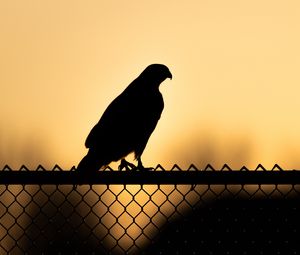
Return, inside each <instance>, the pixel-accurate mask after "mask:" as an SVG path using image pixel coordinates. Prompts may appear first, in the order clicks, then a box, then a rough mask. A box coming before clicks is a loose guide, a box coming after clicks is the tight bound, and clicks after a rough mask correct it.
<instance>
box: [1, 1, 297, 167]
mask: <svg viewBox="0 0 300 255" xmlns="http://www.w3.org/2000/svg"><path fill="white" fill-rule="evenodd" d="M299 14H300V2H299V1H296V0H294V1H293V0H291V1H285V2H283V1H279V0H265V1H258V0H252V1H238V0H229V1H221V0H216V1H203V0H201V1H199V0H195V1H191V0H188V1H184V2H179V1H177V2H176V1H175V2H174V1H167V0H166V1H151V2H148V1H137V0H134V1H130V2H128V1H126V2H123V1H96V0H89V1H79V0H77V1H73V0H72V1H71V0H65V1H58V0H53V1H40V0H30V1H20V0H11V1H6V0H0V34H1V40H0V70H1V75H0V86H1V87H0V88H1V90H0V91H1V100H0V120H1V124H0V168H1V167H3V166H4V165H5V164H9V165H10V166H11V167H12V168H18V167H20V166H21V165H22V164H26V165H27V166H28V167H29V168H34V167H36V166H37V165H38V164H42V165H44V166H45V167H46V168H47V167H53V166H54V165H55V164H59V165H60V166H61V167H63V168H66V169H69V168H71V167H72V166H73V165H77V164H78V162H79V160H80V159H81V158H82V157H83V156H84V155H85V153H86V149H85V147H84V141H85V138H86V136H87V135H88V133H89V131H90V130H91V128H92V127H93V126H94V125H95V124H96V123H97V122H98V120H99V118H100V117H101V115H102V113H103V112H104V110H105V109H106V107H107V106H108V104H109V103H110V102H111V101H112V100H113V99H114V98H115V97H116V96H118V95H119V94H120V93H121V92H122V91H123V90H124V89H125V87H126V86H127V85H128V84H129V83H130V82H131V81H132V80H133V79H135V78H136V77H137V76H138V75H139V74H140V73H141V72H142V71H143V69H144V68H145V67H146V66H147V65H149V64H152V63H163V64H165V65H167V66H168V67H169V68H170V70H171V72H172V73H173V80H172V81H169V80H168V81H165V82H164V83H163V84H162V85H161V92H162V94H163V96H164V99H165V110H164V112H163V114H162V118H161V120H160V122H159V124H158V126H157V128H156V130H155V132H154V133H153V135H152V136H151V138H150V140H149V143H148V146H147V147H146V150H145V152H144V155H143V161H144V164H145V165H146V166H155V165H157V164H158V163H160V164H162V165H163V166H165V167H167V168H168V167H170V166H172V165H173V164H174V163H177V164H179V165H180V166H181V167H183V168H185V167H187V166H189V165H190V164H191V163H194V164H196V166H198V167H200V168H201V167H204V166H205V165H206V164H208V163H210V164H212V165H213V166H215V167H216V168H219V167H221V166H222V165H223V164H224V163H227V164H229V165H230V166H231V167H233V168H240V167H241V166H242V165H246V166H248V167H250V168H251V167H255V166H256V165H257V164H258V163H262V164H263V165H264V166H265V167H267V168H271V167H272V166H273V165H274V164H275V163H278V164H279V165H281V166H282V167H284V168H288V169H293V168H298V169H299V168H300V159H299V157H298V153H300V133H299V130H300V121H299V117H298V114H299V109H300V100H299V92H300V88H299V84H300V75H299V71H298V69H299V67H300V48H299V45H300V34H299V30H300V15H299Z"/></svg>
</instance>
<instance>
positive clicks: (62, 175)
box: [0, 165, 300, 254]
mask: <svg viewBox="0 0 300 255" xmlns="http://www.w3.org/2000/svg"><path fill="white" fill-rule="evenodd" d="M71 170H74V169H71ZM178 173H179V174H178ZM180 173H182V175H180ZM210 173H211V174H210ZM228 173H230V174H229V175H228ZM242 173H245V175H241V174H242ZM255 173H256V174H258V175H253V174H255ZM76 174H77V173H76V172H74V171H63V170H62V169H60V168H59V167H58V166H55V167H54V169H52V171H47V170H46V169H44V168H43V167H41V166H39V167H38V169H36V171H30V170H29V169H27V168H26V167H24V166H22V167H21V169H19V170H18V171H14V170H12V169H10V168H9V167H8V166H5V167H4V169H3V171H1V172H0V254H298V253H297V252H300V248H298V246H300V235H299V233H298V232H299V231H300V224H299V219H298V217H297V216H298V215H300V214H299V212H300V211H299V209H300V208H299V207H300V203H299V202H300V178H299V177H300V172H298V171H283V169H281V168H280V167H279V166H278V165H275V166H274V168H273V169H271V170H270V171H267V170H266V169H265V168H263V167H262V166H261V165H259V166H258V167H257V168H256V169H254V171H253V172H252V171H250V170H248V169H247V168H245V167H243V168H242V169H240V170H239V171H233V170H231V169H230V168H229V167H228V166H227V165H225V166H224V167H223V168H222V169H221V171H215V170H214V169H213V167H212V166H207V167H206V168H205V169H203V170H201V171H200V170H198V169H197V168H196V167H195V166H193V165H192V166H191V167H189V168H188V169H187V171H183V170H181V169H180V168H179V167H178V166H176V165H175V166H174V167H173V168H172V169H171V170H170V171H166V170H165V169H163V168H162V167H161V166H160V165H159V166H158V167H157V168H156V169H155V170H154V171H151V172H147V173H141V172H139V171H137V172H117V171H112V170H111V169H110V168H108V169H106V170H105V171H102V172H99V173H97V176H96V177H99V178H102V177H103V179H102V180H98V179H93V178H94V177H93V178H90V179H89V180H88V183H83V184H82V183H81V182H80V178H79V177H78V176H76ZM104 174H105V175H104ZM164 174H165V175H164ZM36 176H38V177H36ZM43 176H44V177H43ZM45 176H46V177H45ZM51 176H55V178H52V179H51ZM120 176H121V177H120ZM253 176H254V178H253ZM155 177H157V180H156V182H155ZM201 177H203V178H204V179H205V181H203V180H202V179H201ZM67 178H69V179H71V180H72V183H73V184H74V185H73V184H71V182H68V179H67ZM114 178H115V180H116V181H113V180H114ZM145 178H148V181H147V180H145ZM159 178H161V179H159ZM164 178H165V179H164ZM167 178H168V179H167ZM149 179H150V180H151V181H149ZM45 180H47V181H45ZM49 180H50V181H49ZM201 180H202V181H201ZM268 180H272V181H274V183H270V181H268ZM43 181H44V182H43ZM205 182H206V183H205ZM1 183H2V184H1ZM45 183H47V184H45ZM99 183H100V184H99ZM120 183H122V184H120ZM141 183H142V184H141ZM187 183H189V185H188V184H187ZM75 184H76V185H75ZM249 235H250V238H248V236H249ZM279 237H280V238H279ZM277 239H278V240H277ZM241 244H242V246H241ZM237 247H242V248H237ZM255 247H256V248H255ZM255 249H256V250H255ZM254 251H255V252H254ZM270 251H271V253H268V252H270ZM272 251H273V252H272ZM288 251H289V252H288Z"/></svg>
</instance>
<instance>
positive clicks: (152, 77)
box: [140, 64, 172, 85]
mask: <svg viewBox="0 0 300 255" xmlns="http://www.w3.org/2000/svg"><path fill="white" fill-rule="evenodd" d="M140 77H142V78H144V79H146V80H148V81H151V82H153V83H155V84H157V85H159V84H160V83H162V82H163V81H164V80H165V79H167V78H170V79H172V74H171V72H170V70H169V68H168V67H167V66H165V65H162V64H152V65H149V66H148V67H147V68H146V69H145V70H144V71H143V72H142V73H141V75H140Z"/></svg>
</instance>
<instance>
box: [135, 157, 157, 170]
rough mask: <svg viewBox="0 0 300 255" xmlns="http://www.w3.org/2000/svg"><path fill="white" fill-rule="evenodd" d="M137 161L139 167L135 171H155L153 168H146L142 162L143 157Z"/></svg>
mask: <svg viewBox="0 0 300 255" xmlns="http://www.w3.org/2000/svg"><path fill="white" fill-rule="evenodd" d="M137 161H138V165H137V167H136V169H134V170H140V171H150V170H153V169H154V168H153V167H144V166H143V163H142V160H141V157H138V158H137Z"/></svg>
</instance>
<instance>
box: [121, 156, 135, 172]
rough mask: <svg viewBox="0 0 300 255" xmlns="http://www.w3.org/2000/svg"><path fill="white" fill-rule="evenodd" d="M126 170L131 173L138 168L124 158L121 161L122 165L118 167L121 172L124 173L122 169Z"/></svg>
mask: <svg viewBox="0 0 300 255" xmlns="http://www.w3.org/2000/svg"><path fill="white" fill-rule="evenodd" d="M123 168H125V169H126V171H129V170H131V169H135V168H136V166H135V165H134V164H132V163H130V162H128V161H127V160H125V159H124V158H123V159H122V160H121V163H120V165H119V167H118V169H119V171H122V169H123Z"/></svg>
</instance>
